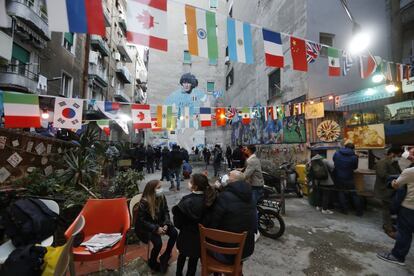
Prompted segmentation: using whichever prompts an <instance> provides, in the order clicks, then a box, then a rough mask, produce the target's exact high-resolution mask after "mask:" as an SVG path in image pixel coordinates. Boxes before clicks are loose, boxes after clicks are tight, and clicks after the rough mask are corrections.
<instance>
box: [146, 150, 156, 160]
mask: <svg viewBox="0 0 414 276" xmlns="http://www.w3.org/2000/svg"><path fill="white" fill-rule="evenodd" d="M146 155H147V162H149V163H152V162H154V159H155V151H154V149H153V148H148V149H147V150H146Z"/></svg>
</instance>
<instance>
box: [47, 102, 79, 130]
mask: <svg viewBox="0 0 414 276" xmlns="http://www.w3.org/2000/svg"><path fill="white" fill-rule="evenodd" d="M82 111H83V100H79V99H68V98H59V97H57V98H56V99H55V112H54V118H53V126H54V127H55V128H67V129H80V128H82Z"/></svg>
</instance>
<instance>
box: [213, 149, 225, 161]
mask: <svg viewBox="0 0 414 276" xmlns="http://www.w3.org/2000/svg"><path fill="white" fill-rule="evenodd" d="M213 156H214V158H213V162H214V164H221V161H222V160H223V152H222V150H221V149H219V148H215V149H214V150H213Z"/></svg>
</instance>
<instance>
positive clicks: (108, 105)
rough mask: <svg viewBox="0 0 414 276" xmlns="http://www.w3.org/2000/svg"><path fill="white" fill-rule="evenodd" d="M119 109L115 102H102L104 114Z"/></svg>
mask: <svg viewBox="0 0 414 276" xmlns="http://www.w3.org/2000/svg"><path fill="white" fill-rule="evenodd" d="M119 107H120V105H119V103H117V102H107V101H106V102H104V110H105V111H106V112H109V111H116V110H119Z"/></svg>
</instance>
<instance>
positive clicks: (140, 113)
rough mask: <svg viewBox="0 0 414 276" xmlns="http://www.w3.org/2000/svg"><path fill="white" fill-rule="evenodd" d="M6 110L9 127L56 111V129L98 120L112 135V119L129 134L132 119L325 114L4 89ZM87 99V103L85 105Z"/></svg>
mask: <svg viewBox="0 0 414 276" xmlns="http://www.w3.org/2000/svg"><path fill="white" fill-rule="evenodd" d="M2 94H3V111H4V127H5V128H40V127H42V118H43V120H45V119H47V120H49V118H48V116H47V118H44V117H43V116H42V115H43V114H45V112H46V114H49V111H50V112H53V120H50V121H51V122H52V123H53V124H52V125H53V128H59V129H71V130H77V129H80V128H82V124H85V123H89V122H92V121H95V122H96V124H97V126H99V127H100V128H101V129H102V130H103V132H104V133H105V134H107V135H110V122H111V121H114V122H115V123H117V124H118V125H119V126H120V127H121V128H122V129H123V130H124V132H125V133H127V134H129V130H128V129H129V128H128V122H129V121H132V128H133V129H134V130H140V129H149V130H152V131H161V130H164V129H167V130H174V129H177V128H196V129H198V128H205V127H211V126H213V122H215V126H217V127H224V126H226V125H228V124H232V123H235V122H241V123H242V124H250V123H251V121H252V119H255V118H263V119H264V120H265V121H268V120H278V119H279V120H283V119H284V118H285V117H290V116H295V115H305V118H306V119H314V118H320V117H323V116H324V103H323V102H319V103H311V102H306V103H305V102H301V103H295V104H291V103H289V104H286V105H279V106H255V107H231V106H229V107H199V108H194V107H189V106H186V107H183V108H177V107H176V106H175V105H149V104H131V103H119V102H110V101H95V100H87V99H76V98H62V97H57V96H50V95H32V94H24V93H17V92H9V91H3V92H2ZM39 97H48V98H54V99H55V103H54V109H53V110H47V109H45V108H44V107H41V106H40V105H39V102H40V101H39ZM85 102H86V103H87V106H85ZM85 107H87V109H89V110H95V111H99V112H101V113H102V114H103V115H104V117H105V118H103V119H99V120H87V119H83V112H84V110H85Z"/></svg>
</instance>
